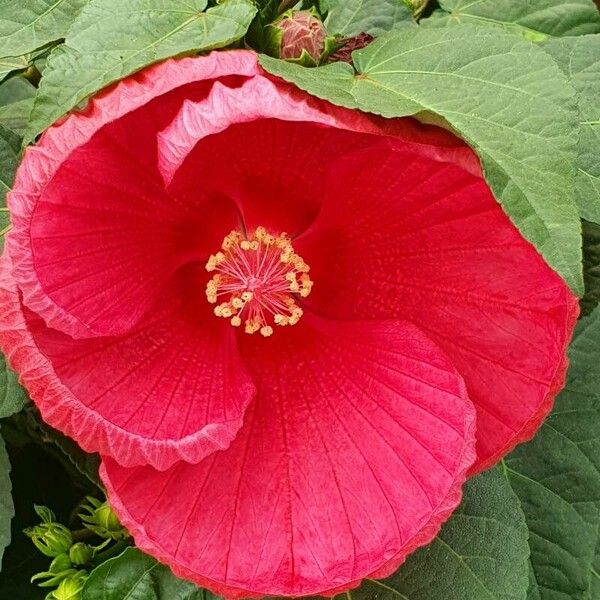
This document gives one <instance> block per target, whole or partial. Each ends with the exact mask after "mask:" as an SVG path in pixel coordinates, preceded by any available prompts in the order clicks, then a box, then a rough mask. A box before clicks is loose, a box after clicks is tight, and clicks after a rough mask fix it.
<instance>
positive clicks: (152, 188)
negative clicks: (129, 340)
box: [8, 51, 258, 337]
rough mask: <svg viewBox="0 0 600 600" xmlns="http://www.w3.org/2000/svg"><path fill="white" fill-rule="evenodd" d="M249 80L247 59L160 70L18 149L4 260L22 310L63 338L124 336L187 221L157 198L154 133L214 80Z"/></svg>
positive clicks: (221, 57)
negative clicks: (11, 268)
mask: <svg viewBox="0 0 600 600" xmlns="http://www.w3.org/2000/svg"><path fill="white" fill-rule="evenodd" d="M256 73H258V67H257V64H256V57H255V55H254V53H252V52H246V51H239V52H231V53H229V52H218V53H213V54H211V55H210V56H208V57H205V58H203V59H202V60H198V59H181V60H171V61H166V62H164V63H161V64H160V65H157V66H154V67H151V68H149V69H146V70H145V71H143V72H142V73H140V74H138V75H135V76H133V77H129V78H127V79H125V80H123V81H121V82H120V83H118V84H116V85H115V86H112V87H111V88H109V89H108V90H107V91H105V92H103V93H102V94H100V95H99V96H97V97H96V98H94V99H93V100H92V101H91V102H90V105H89V106H88V108H87V109H86V110H85V111H83V112H81V113H76V114H74V115H71V116H70V117H68V118H67V119H66V121H64V122H63V123H62V124H60V125H58V126H56V127H53V128H51V129H49V130H48V131H47V132H46V133H45V134H44V136H43V137H42V140H41V141H40V143H39V144H38V145H37V146H36V147H32V148H29V149H28V150H27V152H26V154H25V158H24V160H23V163H22V165H21V167H20V168H19V171H18V173H17V177H16V181H15V185H14V187H13V191H12V192H10V193H9V198H8V204H9V207H10V209H11V220H12V223H13V234H12V236H11V237H10V240H9V242H8V250H9V253H10V255H11V257H12V259H13V262H14V275H15V278H16V279H17V281H18V283H19V287H20V289H21V290H22V292H23V299H24V302H25V304H26V305H27V306H28V307H29V308H31V309H32V310H33V311H35V312H36V313H37V314H39V315H40V316H41V317H42V318H43V319H44V320H45V321H46V323H47V324H48V325H49V326H51V327H53V328H55V329H59V330H61V331H63V332H65V333H68V334H69V335H71V336H72V337H93V336H94V335H114V334H118V333H122V332H123V331H127V329H128V328H130V327H131V326H133V325H134V324H135V322H136V321H137V320H138V319H139V318H140V317H141V315H142V314H143V312H144V310H145V309H146V308H147V307H148V305H149V303H150V302H151V301H152V300H155V299H156V294H153V291H158V290H159V289H160V287H161V284H162V283H164V281H165V280H166V279H167V278H168V276H169V275H170V274H171V273H172V271H173V270H174V268H176V266H177V265H178V264H179V263H180V262H181V260H182V259H181V255H182V253H183V254H184V253H185V252H186V251H189V248H187V247H184V248H181V247H177V240H179V239H180V238H181V231H180V229H181V222H182V221H184V222H185V219H186V217H187V212H186V211H185V208H186V207H185V206H183V205H182V204H181V203H179V202H177V199H176V198H175V199H174V198H171V197H168V196H167V195H166V193H165V191H164V185H163V183H162V180H161V178H160V177H159V174H158V170H157V164H156V161H157V158H156V135H157V132H158V131H159V130H160V129H161V128H164V127H165V126H166V124H167V123H168V122H170V120H171V119H172V118H173V116H174V115H175V114H176V113H177V111H178V109H179V108H180V106H181V104H182V102H183V101H184V99H189V98H193V99H196V100H200V99H201V98H203V97H205V96H206V95H207V93H208V92H209V90H210V88H211V86H212V83H213V81H212V80H213V79H214V78H216V77H218V78H219V79H220V81H223V82H227V83H229V84H230V85H239V83H240V81H243V80H244V78H246V77H249V76H252V75H255V74H256ZM232 77H233V78H234V79H233V80H232V79H231V78H232ZM220 85H223V83H221V84H220ZM131 131H136V134H135V135H134V136H132V135H131ZM177 217H180V218H179V219H178V218H177ZM115 223H118V226H117V225H115ZM229 226H231V225H229ZM225 228H226V227H225ZM205 229H206V227H205ZM196 234H197V235H196V239H200V238H201V237H202V236H203V234H204V232H203V231H202V230H201V231H199V232H196ZM222 235H223V234H222V233H221V237H222ZM204 237H206V236H204ZM216 239H217V238H215V240H216ZM210 243H211V240H210V239H207V240H206V244H207V248H206V252H208V251H210V248H209V247H208V246H209V245H210ZM212 243H215V242H214V241H213V242H212ZM125 255H127V259H123V258H122V257H123V256H125ZM134 276H135V277H134Z"/></svg>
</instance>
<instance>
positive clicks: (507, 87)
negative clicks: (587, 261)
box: [261, 26, 583, 294]
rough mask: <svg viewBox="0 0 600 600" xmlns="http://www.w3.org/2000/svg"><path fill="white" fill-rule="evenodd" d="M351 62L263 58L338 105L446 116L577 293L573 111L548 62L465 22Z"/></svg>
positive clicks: (569, 91) (405, 34)
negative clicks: (307, 64)
mask: <svg viewBox="0 0 600 600" xmlns="http://www.w3.org/2000/svg"><path fill="white" fill-rule="evenodd" d="M353 56H354V60H355V66H356V70H357V73H356V74H355V75H353V73H352V70H351V69H350V68H348V65H341V64H339V63H337V64H334V65H330V66H329V67H325V68H321V69H320V70H319V69H312V72H311V73H307V72H306V71H307V70H306V69H303V68H302V67H298V66H297V65H292V64H290V63H285V62H283V61H277V60H274V59H270V60H269V59H268V58H265V57H261V62H262V64H263V66H264V67H265V68H266V69H267V70H268V71H270V72H272V73H273V74H275V75H279V76H281V77H283V78H284V79H286V80H288V81H291V82H293V83H295V84H296V85H298V86H299V87H301V88H303V89H305V90H307V91H308V92H310V93H312V94H314V95H315V96H319V97H321V98H325V99H328V100H330V101H332V102H334V103H336V104H341V105H343V106H348V107H354V108H360V109H362V110H365V111H368V112H374V113H378V114H381V115H383V116H386V117H400V116H406V115H413V114H416V113H419V112H422V111H428V112H430V113H435V114H437V115H440V116H441V117H443V118H444V119H445V120H446V121H447V122H448V123H449V124H450V125H451V126H452V127H453V128H454V129H455V130H456V131H457V132H458V133H459V134H460V135H461V136H462V137H463V138H465V139H466V141H467V142H468V143H469V144H470V145H471V146H472V147H473V148H474V149H475V150H476V152H477V153H478V155H479V157H480V158H481V162H482V165H483V169H484V173H485V177H486V179H487V181H488V183H489V184H490V187H491V188H492V190H493V192H494V194H495V196H496V198H497V199H498V201H499V202H500V203H501V205H502V206H503V208H504V210H505V211H506V213H507V214H508V215H509V217H510V218H511V219H512V220H513V222H514V223H515V224H516V225H517V227H518V228H519V229H520V231H521V233H522V234H523V235H524V236H525V237H526V238H527V239H528V240H530V241H531V242H532V243H533V244H535V246H536V247H537V248H538V250H539V251H540V253H541V254H542V255H543V256H544V257H545V258H546V260H547V261H548V263H549V264H550V265H551V266H552V267H553V268H554V269H555V270H556V271H558V272H559V273H560V274H561V275H562V276H563V277H564V278H565V280H566V281H567V283H568V284H569V285H570V286H571V288H572V289H573V290H574V291H575V292H576V293H578V294H579V293H581V292H582V288H583V286H582V273H581V231H580V221H579V216H578V211H577V207H576V204H575V199H574V183H573V182H574V178H575V173H576V169H575V160H576V144H577V131H578V119H577V107H576V104H575V96H574V91H573V88H572V87H571V86H570V85H569V83H568V81H567V78H566V77H565V75H564V74H563V73H562V72H561V71H560V69H559V68H558V67H557V65H556V63H555V62H554V61H553V60H552V58H551V57H550V56H549V55H548V54H547V53H546V52H544V51H543V50H542V49H541V48H539V47H537V46H535V45H533V44H531V43H530V42H527V41H526V40H523V39H522V38H520V37H517V36H513V35H510V34H505V33H503V32H501V31H498V30H496V29H491V28H489V29H482V28H475V27H470V26H456V27H451V28H447V29H423V28H419V27H416V28H406V29H402V30H399V31H395V32H390V33H387V34H385V35H383V36H382V37H380V38H379V39H377V40H376V41H375V42H374V43H373V44H371V45H370V46H368V47H367V48H365V49H364V50H360V51H357V52H355V53H354V55H353ZM541 148H543V151H541V150H540V149H541Z"/></svg>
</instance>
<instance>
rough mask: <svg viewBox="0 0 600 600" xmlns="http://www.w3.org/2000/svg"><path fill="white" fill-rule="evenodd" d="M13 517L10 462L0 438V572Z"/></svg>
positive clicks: (8, 541) (0, 437)
mask: <svg viewBox="0 0 600 600" xmlns="http://www.w3.org/2000/svg"><path fill="white" fill-rule="evenodd" d="M14 515H15V507H14V505H13V500H12V485H11V483H10V462H9V460H8V454H7V453H6V447H5V446H4V440H3V439H2V436H0V570H2V556H3V555H4V549H5V548H6V547H7V546H8V545H9V544H10V522H11V520H12V518H13V517H14Z"/></svg>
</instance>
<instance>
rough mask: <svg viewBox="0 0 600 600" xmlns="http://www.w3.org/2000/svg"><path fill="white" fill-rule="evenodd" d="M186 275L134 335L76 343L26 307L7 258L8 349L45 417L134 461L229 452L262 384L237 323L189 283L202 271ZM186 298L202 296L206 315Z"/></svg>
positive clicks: (0, 271) (4, 309) (4, 324)
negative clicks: (254, 377)
mask: <svg viewBox="0 0 600 600" xmlns="http://www.w3.org/2000/svg"><path fill="white" fill-rule="evenodd" d="M190 269H191V267H190ZM188 270H189V269H188ZM179 279H180V281H179V285H176V286H173V288H172V290H170V293H169V295H167V296H163V297H161V298H160V307H159V308H157V310H155V311H151V312H150V314H149V316H147V317H145V318H144V319H143V320H142V321H141V322H140V323H139V324H138V326H137V327H136V328H134V329H132V330H131V331H130V332H129V333H128V334H127V335H124V336H120V337H103V338H92V339H81V340H74V339H73V338H71V337H69V336H67V335H65V334H63V333H61V332H59V331H56V330H54V329H50V328H48V327H47V326H46V325H45V323H44V322H43V320H42V319H41V318H39V317H38V316H37V315H35V314H34V313H33V312H31V311H30V310H29V309H27V308H26V307H24V306H23V305H22V303H21V301H20V298H19V293H18V291H17V287H16V284H15V282H14V280H13V277H12V270H11V265H10V261H9V260H8V258H7V255H6V254H4V256H3V257H2V259H0V307H1V308H0V346H1V347H2V350H3V351H4V353H5V354H6V356H7V359H8V362H9V363H10V365H11V366H12V368H13V369H15V370H16V371H17V372H18V373H19V375H20V380H21V382H22V383H23V385H24V386H25V387H26V388H27V390H28V391H29V393H30V395H31V398H32V399H33V400H34V401H35V403H36V404H37V405H38V407H39V409H40V411H41V413H42V416H43V418H44V420H45V421H46V422H47V423H49V424H50V425H52V426H53V427H56V428H57V429H60V430H61V431H63V432H64V433H66V434H67V435H70V436H71V437H73V438H74V439H75V440H77V442H78V443H79V444H80V445H81V446H82V447H83V448H84V449H85V450H87V451H89V452H102V453H104V454H110V455H111V456H113V457H114V458H115V460H117V461H118V462H119V463H121V464H123V465H127V466H133V465H141V464H146V463H147V464H150V465H153V466H154V467H156V468H157V469H167V468H168V467H170V466H171V465H172V464H173V463H174V462H176V461H178V460H187V461H189V462H198V461H200V460H202V459H203V458H204V457H205V456H207V455H208V454H210V453H212V452H214V451H216V450H222V449H224V448H227V446H228V445H229V444H230V442H231V441H232V439H233V438H234V437H235V435H236V433H237V432H238V430H239V429H240V427H241V426H242V422H243V418H244V411H245V409H246V407H247V406H248V404H249V402H250V400H251V398H252V397H253V395H254V392H255V388H254V386H253V384H252V382H251V380H250V378H249V375H248V374H247V371H246V369H245V368H244V366H243V363H242V362H241V358H240V355H239V352H238V350H237V345H236V342H235V337H234V334H233V330H232V328H231V327H229V326H228V325H227V324H226V323H222V322H220V321H218V320H217V319H215V318H214V316H213V315H212V314H211V312H210V309H209V307H208V306H207V304H206V302H205V301H204V298H203V297H202V295H203V290H202V289H200V288H199V287H196V289H189V287H190V286H189V282H190V281H192V282H194V281H198V277H193V276H192V274H190V273H189V272H186V273H182V274H181V277H180V278H179ZM182 298H192V299H194V300H195V299H197V298H199V301H200V302H201V304H200V306H201V307H205V309H204V311H203V313H202V315H199V314H198V309H197V307H196V306H191V303H190V301H189V300H188V301H187V302H185V301H182V300H181V299H182Z"/></svg>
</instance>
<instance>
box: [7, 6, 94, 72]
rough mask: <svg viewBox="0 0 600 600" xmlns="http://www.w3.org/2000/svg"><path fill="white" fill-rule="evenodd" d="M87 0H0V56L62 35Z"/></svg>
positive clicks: (28, 49) (24, 50) (20, 52)
mask: <svg viewBox="0 0 600 600" xmlns="http://www.w3.org/2000/svg"><path fill="white" fill-rule="evenodd" d="M87 1H88V0H0V56H21V55H24V54H27V53H29V52H32V51H33V50H36V49H37V48H41V47H42V46H45V45H46V44H48V43H50V42H53V41H55V40H58V39H60V38H62V37H64V36H65V33H66V32H67V29H68V28H69V25H70V24H71V23H72V21H73V19H74V18H75V17H76V16H77V14H78V13H79V11H80V10H81V8H82V7H83V5H84V4H86V2H87ZM0 62H1V61H0Z"/></svg>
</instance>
